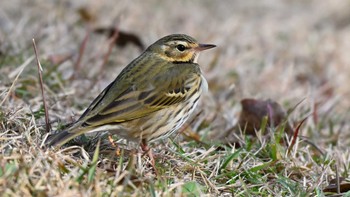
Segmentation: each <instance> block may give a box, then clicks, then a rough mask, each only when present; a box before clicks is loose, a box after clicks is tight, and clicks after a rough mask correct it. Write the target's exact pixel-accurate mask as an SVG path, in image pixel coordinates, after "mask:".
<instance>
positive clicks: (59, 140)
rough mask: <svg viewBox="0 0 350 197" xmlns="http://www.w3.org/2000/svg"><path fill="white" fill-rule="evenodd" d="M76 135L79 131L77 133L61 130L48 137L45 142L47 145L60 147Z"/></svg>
mask: <svg viewBox="0 0 350 197" xmlns="http://www.w3.org/2000/svg"><path fill="white" fill-rule="evenodd" d="M76 136H77V133H75V132H68V131H60V132H58V133H55V134H51V135H50V136H49V137H48V138H47V140H46V142H45V146H46V147H51V146H57V147H60V146H62V145H63V144H65V143H66V142H68V141H69V140H71V139H73V138H74V137H76Z"/></svg>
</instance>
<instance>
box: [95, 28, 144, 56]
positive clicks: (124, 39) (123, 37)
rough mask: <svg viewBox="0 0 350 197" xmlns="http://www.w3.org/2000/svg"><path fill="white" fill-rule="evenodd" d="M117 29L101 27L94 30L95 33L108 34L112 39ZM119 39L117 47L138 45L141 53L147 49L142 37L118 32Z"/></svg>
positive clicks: (116, 42)
mask: <svg viewBox="0 0 350 197" xmlns="http://www.w3.org/2000/svg"><path fill="white" fill-rule="evenodd" d="M115 31H116V29H115V27H107V28H104V27H101V28H96V29H95V30H94V32H95V33H99V34H107V36H108V38H110V37H112V36H113V35H114V33H115ZM117 33H118V38H117V40H116V41H115V44H116V46H119V47H125V46H126V45H127V44H129V43H130V44H134V45H136V46H137V47H138V48H139V49H140V50H141V51H143V50H144V49H145V47H144V45H143V43H142V41H141V39H140V37H139V36H138V35H136V34H134V33H130V32H125V31H120V30H118V32H117Z"/></svg>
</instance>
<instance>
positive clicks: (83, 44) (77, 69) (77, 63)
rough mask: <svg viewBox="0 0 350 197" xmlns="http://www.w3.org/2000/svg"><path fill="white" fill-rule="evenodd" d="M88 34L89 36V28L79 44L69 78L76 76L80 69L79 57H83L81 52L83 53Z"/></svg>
mask: <svg viewBox="0 0 350 197" xmlns="http://www.w3.org/2000/svg"><path fill="white" fill-rule="evenodd" d="M89 36H90V29H88V30H87V33H86V35H85V37H84V40H83V42H82V43H81V45H80V48H79V56H78V59H77V61H76V62H75V64H74V73H73V75H72V77H71V78H70V80H73V79H74V78H75V77H76V75H77V73H78V71H79V70H80V65H81V64H80V63H81V59H82V57H83V54H84V51H85V48H86V43H87V41H88V40H89Z"/></svg>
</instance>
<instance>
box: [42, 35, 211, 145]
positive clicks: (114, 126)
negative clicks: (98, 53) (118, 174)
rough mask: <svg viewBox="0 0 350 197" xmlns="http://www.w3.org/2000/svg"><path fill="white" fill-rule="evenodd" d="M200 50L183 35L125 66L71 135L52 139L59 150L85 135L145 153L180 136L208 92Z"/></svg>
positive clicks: (163, 41)
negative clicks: (102, 134) (101, 135)
mask: <svg viewBox="0 0 350 197" xmlns="http://www.w3.org/2000/svg"><path fill="white" fill-rule="evenodd" d="M213 47H215V45H212V44H199V43H198V42H197V41H196V40H195V39H193V38H192V37H190V36H187V35H184V34H173V35H169V36H166V37H163V38H161V39H159V40H158V41H156V42H155V43H154V44H152V45H151V46H149V47H148V48H147V49H146V50H145V51H144V52H143V53H142V54H141V55H140V56H139V57H137V58H136V59H135V60H133V61H132V62H131V63H130V64H129V65H127V66H126V67H125V68H124V69H123V70H122V72H121V73H120V74H119V75H118V76H117V78H116V79H115V80H114V81H113V82H112V83H111V84H109V85H108V86H107V87H106V88H105V89H104V90H103V91H102V92H101V93H100V94H99V95H98V96H97V97H96V98H95V100H94V101H93V102H92V103H91V104H90V106H89V107H88V108H87V109H86V110H85V112H84V113H83V114H82V115H81V117H80V118H79V119H78V120H77V121H76V122H75V123H73V124H72V126H70V127H69V128H68V129H67V130H64V131H60V132H58V133H55V134H53V135H52V136H50V137H49V138H48V140H47V142H46V145H48V146H61V145H63V144H64V143H66V142H68V141H69V140H71V139H73V138H74V137H76V136H79V135H81V134H83V133H87V132H97V131H109V132H111V133H115V134H117V135H118V136H120V137H122V138H125V139H127V140H132V141H136V142H140V144H141V147H147V143H149V142H153V141H155V140H157V139H162V138H167V137H168V136H169V135H171V134H172V133H174V132H175V131H176V130H178V129H179V128H180V127H181V126H182V125H183V124H184V123H185V121H186V120H187V119H188V118H189V116H190V114H191V113H192V112H193V110H194V109H195V107H196V105H197V103H198V99H199V97H200V95H201V93H202V92H203V91H205V90H206V89H207V88H208V85H207V82H206V80H205V78H204V77H203V75H202V72H201V70H200V67H199V65H198V64H197V59H198V55H199V53H200V52H201V51H203V50H206V49H210V48H213Z"/></svg>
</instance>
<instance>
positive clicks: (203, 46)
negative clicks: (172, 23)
mask: <svg viewBox="0 0 350 197" xmlns="http://www.w3.org/2000/svg"><path fill="white" fill-rule="evenodd" d="M214 47H216V45H214V44H198V46H197V47H196V48H194V49H195V50H196V51H204V50H207V49H211V48H214Z"/></svg>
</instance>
